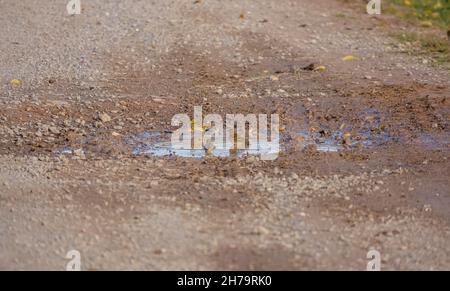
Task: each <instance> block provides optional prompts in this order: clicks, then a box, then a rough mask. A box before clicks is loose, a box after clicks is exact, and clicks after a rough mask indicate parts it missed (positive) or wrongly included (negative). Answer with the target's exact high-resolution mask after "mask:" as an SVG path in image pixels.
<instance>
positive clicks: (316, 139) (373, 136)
mask: <svg viewBox="0 0 450 291" xmlns="http://www.w3.org/2000/svg"><path fill="white" fill-rule="evenodd" d="M360 118H361V120H363V123H362V124H361V127H360V128H359V129H358V130H355V129H353V128H346V129H338V130H334V131H331V130H323V131H321V132H310V131H307V130H303V131H300V132H298V135H299V136H300V137H301V140H302V143H303V147H307V146H309V145H315V146H316V149H317V151H319V152H338V151H341V150H345V149H354V148H358V147H364V148H370V147H373V146H380V145H382V144H385V143H387V142H389V141H392V140H393V138H392V136H391V135H390V133H389V132H388V130H386V129H385V128H384V126H383V121H382V118H381V114H380V112H379V111H378V110H376V109H373V108H371V109H368V110H366V111H364V112H363V113H362V114H361V116H360ZM345 133H351V135H350V137H349V138H347V139H345Z"/></svg>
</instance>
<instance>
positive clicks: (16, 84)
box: [10, 79, 22, 87]
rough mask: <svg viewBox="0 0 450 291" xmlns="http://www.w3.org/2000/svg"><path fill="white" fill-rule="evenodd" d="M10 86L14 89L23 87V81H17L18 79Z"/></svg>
mask: <svg viewBox="0 0 450 291" xmlns="http://www.w3.org/2000/svg"><path fill="white" fill-rule="evenodd" d="M10 84H11V86H13V87H19V86H20V85H22V81H20V80H17V79H13V80H11V82H10Z"/></svg>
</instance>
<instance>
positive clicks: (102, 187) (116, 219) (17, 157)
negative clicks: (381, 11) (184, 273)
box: [0, 0, 450, 270]
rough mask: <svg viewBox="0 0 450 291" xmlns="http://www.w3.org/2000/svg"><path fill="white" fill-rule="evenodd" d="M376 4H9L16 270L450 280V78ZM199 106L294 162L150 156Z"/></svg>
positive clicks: (211, 0)
mask: <svg viewBox="0 0 450 291" xmlns="http://www.w3.org/2000/svg"><path fill="white" fill-rule="evenodd" d="M42 2H44V3H42ZM63 2H64V1H63ZM360 2H361V1H356V2H355V3H356V4H355V5H354V6H347V5H344V4H342V2H340V1H332V0H329V1H325V0H317V1H307V0H296V1H293V0H261V1H249V0H248V1H231V0H230V1H220V0H202V1H194V0H189V1H184V0H183V1H166V0H165V1H147V0H145V1H144V0H141V1H113V0H109V1H105V0H102V1H100V0H90V1H83V0H82V5H83V11H82V13H81V14H80V15H76V16H68V15H67V13H66V10H65V3H61V1H56V0H48V1H31V0H22V1H12V0H11V1H10V0H3V1H0V11H2V13H1V14H0V27H1V29H0V39H1V42H0V51H1V52H2V53H1V54H0V72H1V74H0V78H1V79H0V82H1V85H0V102H1V106H0V269H2V270H16V269H19V270H29V269H39V270H47V269H52V270H53V269H54V270H64V269H65V266H66V263H67V262H68V260H67V259H65V255H66V253H67V252H68V251H69V250H72V249H76V250H78V251H80V252H81V255H82V269H83V270H138V269H144V270H335V269H337V270H365V269H366V264H367V262H368V260H367V259H366V254H367V252H368V251H369V250H371V249H376V250H378V251H379V252H380V253H381V259H382V269H384V270H441V269H450V245H449V241H450V228H449V223H450V211H449V210H450V190H449V189H450V187H449V186H450V179H449V173H450V163H449V161H448V159H449V158H450V130H449V126H450V124H449V121H450V118H449V114H450V84H449V80H450V79H449V73H448V71H443V70H441V69H439V67H437V66H434V65H433V64H432V61H431V60H429V59H427V58H423V57H414V56H410V55H409V54H407V53H406V50H405V48H404V47H403V45H402V44H400V43H397V42H396V41H395V40H394V39H393V38H391V37H390V35H392V33H393V32H399V31H408V30H411V29H414V28H412V27H408V26H405V25H404V24H402V23H400V22H398V21H396V20H395V19H392V18H391V17H389V16H388V15H381V16H379V17H370V16H368V15H367V14H365V13H364V10H363V9H364V3H363V4H360ZM346 55H353V56H355V57H356V59H355V60H353V61H343V60H342V58H343V57H344V56H346ZM311 64H313V65H311ZM321 65H323V66H325V67H326V69H325V70H323V71H322V70H310V69H311V68H317V67H318V66H321ZM12 79H18V80H21V84H20V85H19V86H11V84H10V80H12ZM198 105H202V106H203V110H204V113H205V114H207V113H218V114H221V115H223V116H224V115H225V114H227V113H242V114H247V113H255V114H259V113H267V114H273V113H277V114H279V115H280V117H281V124H282V132H281V141H282V152H281V154H280V157H279V158H278V159H277V160H275V161H261V160H260V159H258V158H256V157H253V156H249V157H244V158H241V157H236V156H231V157H228V158H218V157H212V156H206V157H204V158H200V159H195V158H186V157H177V156H157V155H155V154H153V155H152V154H149V153H151V152H152V151H145V150H146V149H147V150H148V149H152V146H153V145H154V144H155V143H158V142H162V141H164V139H165V138H166V136H167V135H168V134H170V131H172V130H173V129H174V128H173V127H171V125H170V122H171V119H172V116H173V115H174V114H177V113H188V114H190V115H192V112H193V107H194V106H198ZM146 153H147V154H146ZM153 153H154V152H153Z"/></svg>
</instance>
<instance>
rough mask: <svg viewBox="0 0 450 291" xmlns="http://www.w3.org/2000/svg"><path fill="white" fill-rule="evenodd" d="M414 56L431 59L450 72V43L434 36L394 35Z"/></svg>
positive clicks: (421, 34) (417, 34)
mask: <svg viewBox="0 0 450 291" xmlns="http://www.w3.org/2000/svg"><path fill="white" fill-rule="evenodd" d="M394 36H395V37H396V38H397V39H398V40H399V41H400V42H402V43H403V44H405V45H406V47H407V48H408V49H409V52H410V53H412V54H415V55H423V56H427V57H431V58H432V59H433V60H434V61H435V63H436V64H437V65H440V66H443V67H445V68H447V69H448V70H450V42H449V41H448V40H447V39H445V38H439V37H438V36H436V35H428V34H423V33H420V34H419V33H402V34H397V35H394Z"/></svg>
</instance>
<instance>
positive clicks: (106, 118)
mask: <svg viewBox="0 0 450 291" xmlns="http://www.w3.org/2000/svg"><path fill="white" fill-rule="evenodd" d="M98 119H99V120H100V121H101V122H103V123H107V122H110V121H111V116H109V115H108V114H106V113H100V114H99V115H98Z"/></svg>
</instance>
